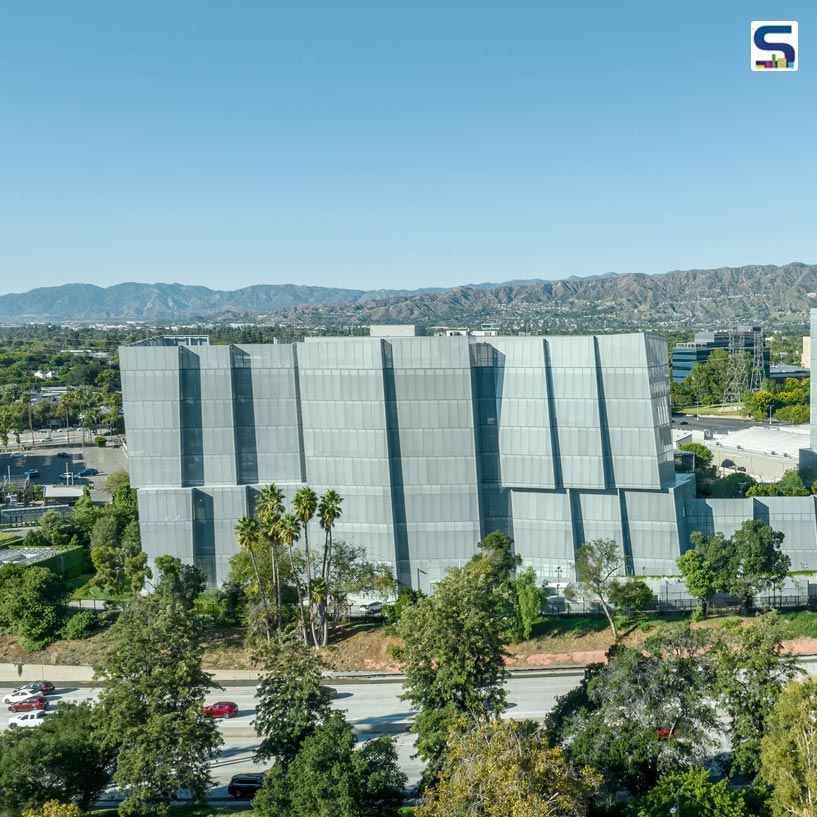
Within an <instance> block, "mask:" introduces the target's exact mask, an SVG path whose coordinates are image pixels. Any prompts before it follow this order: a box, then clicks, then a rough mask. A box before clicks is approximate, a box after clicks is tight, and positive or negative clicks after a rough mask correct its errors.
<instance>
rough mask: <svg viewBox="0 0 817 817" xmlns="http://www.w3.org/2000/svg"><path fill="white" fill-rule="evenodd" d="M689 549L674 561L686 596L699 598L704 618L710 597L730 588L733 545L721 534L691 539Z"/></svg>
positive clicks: (701, 535) (697, 534)
mask: <svg viewBox="0 0 817 817" xmlns="http://www.w3.org/2000/svg"><path fill="white" fill-rule="evenodd" d="M690 541H691V542H692V548H691V549H690V550H688V551H686V553H684V554H683V555H682V556H681V557H680V558H678V559H677V560H676V564H677V565H678V569H679V570H680V571H681V576H683V579H684V582H685V584H686V588H687V590H688V591H689V594H690V595H691V596H692V597H693V598H696V599H698V611H699V615H700V617H701V618H706V615H707V613H708V612H709V604H710V601H711V600H712V596H713V595H715V593H717V592H719V591H726V590H728V589H729V587H730V584H731V579H732V569H733V568H732V557H733V551H732V545H731V542H729V541H727V540H726V539H725V538H724V535H723V534H722V533H716V534H715V535H714V536H704V534H702V533H700V532H698V531H695V532H694V533H693V534H692V535H691V536H690Z"/></svg>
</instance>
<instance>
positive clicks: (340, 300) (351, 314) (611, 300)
mask: <svg viewBox="0 0 817 817" xmlns="http://www.w3.org/2000/svg"><path fill="white" fill-rule="evenodd" d="M811 305H815V306H817V265H810V264H804V263H799V262H795V263H790V264H785V265H783V266H773V265H763V266H759V265H750V266H744V267H721V268H718V269H705V270H686V271H674V272H666V273H661V274H654V275H645V274H636V273H630V274H616V273H607V274H604V275H596V276H590V277H586V278H578V277H575V276H571V277H570V278H565V279H562V280H556V281H549V280H541V279H537V280H530V281H522V280H512V281H506V282H502V283H482V284H470V285H467V286H459V287H452V288H432V289H419V290H399V289H395V290H387V289H380V290H368V291H366V290H356V289H336V288H328V287H313V286H302V285H295V284H259V285H256V286H250V287H245V288H243V289H238V290H232V291H228V290H211V289H208V288H207V287H202V286H187V285H183V284H139V283H126V284H116V285H114V286H110V287H97V286H92V285H89V284H65V285H63V286H57V287H46V288H40V289H34V290H31V291H30V292H26V293H22V294H12V295H2V296H0V321H1V322H4V323H23V322H117V321H126V320H131V321H142V322H146V323H167V322H174V323H175V322H184V323H188V324H189V323H196V322H207V323H212V322H218V321H236V320H247V321H255V320H257V321H258V322H262V323H265V324H268V323H269V324H285V325H288V326H293V327H294V326H299V327H320V326H325V327H328V326H360V325H366V324H371V323H416V324H419V325H423V326H432V325H438V324H449V325H451V324H458V325H459V324H462V325H465V326H473V325H475V324H478V323H483V322H490V323H497V324H500V325H501V326H503V328H506V329H510V330H525V329H527V330H530V331H539V330H546V331H555V330H559V331H576V330H589V329H592V330H593V331H604V330H612V329H636V328H638V329H649V328H656V329H658V328H661V329H672V328H678V329H681V328H690V327H697V328H707V327H709V328H714V327H724V326H727V325H729V324H731V323H761V324H763V325H764V326H767V327H771V326H772V325H780V326H787V325H791V324H804V323H806V322H807V321H808V312H809V308H810V306H811Z"/></svg>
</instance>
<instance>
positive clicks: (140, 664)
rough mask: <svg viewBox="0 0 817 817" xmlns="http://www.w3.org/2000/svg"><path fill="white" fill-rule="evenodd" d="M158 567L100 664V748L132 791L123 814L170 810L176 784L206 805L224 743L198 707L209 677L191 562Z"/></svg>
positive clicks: (140, 816) (160, 562) (163, 560)
mask: <svg viewBox="0 0 817 817" xmlns="http://www.w3.org/2000/svg"><path fill="white" fill-rule="evenodd" d="M156 564H157V567H158V568H159V570H160V580H159V584H158V586H157V588H156V592H155V593H154V594H153V595H151V596H147V597H142V596H136V597H134V598H133V599H132V600H131V602H130V603H129V604H128V605H127V607H126V608H125V610H124V611H123V612H122V614H121V615H120V617H119V619H118V620H117V622H116V623H115V624H114V625H113V626H112V627H111V629H110V630H109V631H108V633H107V638H106V641H105V645H104V650H103V655H102V657H101V659H100V661H99V662H98V664H97V666H96V667H95V670H96V677H97V679H98V681H99V682H100V684H101V686H102V692H101V694H100V697H99V705H98V706H99V721H98V722H99V724H100V733H101V736H102V741H103V746H105V747H106V748H109V749H112V750H113V751H115V753H116V768H115V771H114V775H113V779H114V782H115V783H116V785H117V786H119V787H120V788H122V789H124V790H126V791H127V796H126V798H125V800H124V802H123V803H122V805H121V806H120V809H119V813H120V814H122V815H123V817H150V816H151V815H165V814H167V811H168V805H169V803H170V802H171V800H173V799H174V798H175V797H176V792H177V790H178V789H187V790H188V791H189V792H190V794H191V797H192V799H193V801H194V803H198V802H201V801H202V800H203V798H204V796H205V793H206V791H207V789H208V787H209V785H210V770H209V763H210V760H212V758H213V757H215V755H216V753H217V749H218V746H219V745H220V744H221V737H220V735H219V733H218V729H217V727H216V725H215V723H214V721H213V720H212V719H211V718H209V717H208V716H207V715H205V714H203V713H202V711H201V709H202V705H203V703H204V695H205V693H206V691H207V690H208V688H209V687H210V683H211V681H210V677H209V676H208V675H207V674H206V673H205V672H203V671H202V668H201V658H202V653H203V648H202V643H201V638H202V631H201V624H200V622H199V620H198V619H197V617H196V616H194V615H192V613H191V608H192V600H191V599H190V588H191V586H192V584H193V581H192V580H193V579H194V578H195V575H194V573H193V572H192V571H195V568H192V569H191V570H184V569H183V568H190V566H189V565H182V564H181V562H180V561H179V560H178V559H175V558H174V557H169V556H164V557H160V558H159V559H157V560H156ZM166 571H167V572H166ZM196 572H197V571H196ZM199 578H200V573H199ZM193 597H195V596H193Z"/></svg>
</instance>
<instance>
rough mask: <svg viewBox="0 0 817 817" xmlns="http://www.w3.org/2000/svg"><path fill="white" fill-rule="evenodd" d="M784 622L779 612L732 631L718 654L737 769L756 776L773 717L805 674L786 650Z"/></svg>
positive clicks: (721, 694) (719, 685) (720, 686)
mask: <svg viewBox="0 0 817 817" xmlns="http://www.w3.org/2000/svg"><path fill="white" fill-rule="evenodd" d="M783 634H784V628H783V622H782V621H781V619H780V616H779V615H778V614H777V613H776V612H770V613H767V614H765V615H763V616H760V617H758V618H757V619H756V620H755V621H754V623H753V624H752V625H751V626H750V627H741V628H739V629H737V630H734V631H731V638H730V639H729V641H722V642H721V643H720V644H719V645H718V646H717V649H716V650H715V651H714V652H713V657H714V658H715V659H716V670H717V693H718V701H719V703H720V706H721V708H722V709H723V711H724V712H725V713H726V714H727V715H728V716H729V729H728V734H729V738H730V742H731V744H732V755H731V757H732V762H733V765H734V769H735V770H736V771H738V772H740V773H741V774H745V775H749V776H755V775H757V774H758V772H759V771H760V745H761V740H762V739H763V736H764V735H765V734H766V723H767V719H768V717H769V713H770V712H771V711H772V708H773V707H774V705H775V703H776V702H777V700H778V698H779V697H780V694H781V692H782V691H783V689H784V687H785V686H786V684H787V683H788V682H789V681H791V680H792V678H794V677H796V676H797V674H798V673H799V672H800V671H801V670H800V669H799V668H798V666H797V660H796V658H795V657H794V656H793V655H789V654H787V653H786V652H785V651H784V648H783Z"/></svg>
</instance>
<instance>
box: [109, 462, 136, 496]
mask: <svg viewBox="0 0 817 817" xmlns="http://www.w3.org/2000/svg"><path fill="white" fill-rule="evenodd" d="M123 485H127V486H128V487H130V476H129V475H128V472H127V471H126V470H125V469H124V468H122V469H121V470H119V471H114V472H113V473H111V474H108V478H107V479H106V480H105V490H106V491H107V492H108V493H109V494H110V495H111V496H112V497H114V496H116V494H117V493H118V492H119V488H121V487H122V486H123Z"/></svg>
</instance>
